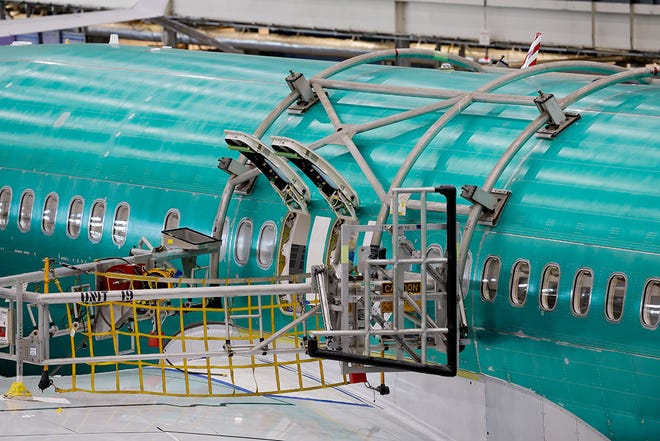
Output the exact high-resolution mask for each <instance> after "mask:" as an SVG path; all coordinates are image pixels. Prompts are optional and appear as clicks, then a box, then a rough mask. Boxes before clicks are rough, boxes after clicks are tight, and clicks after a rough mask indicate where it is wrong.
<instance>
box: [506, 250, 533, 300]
mask: <svg viewBox="0 0 660 441" xmlns="http://www.w3.org/2000/svg"><path fill="white" fill-rule="evenodd" d="M528 290H529V262H528V261H526V260H519V261H518V262H516V264H515V265H514V266H513V275H512V277H511V296H510V297H511V303H513V304H514V305H516V306H522V305H524V304H525V300H526V299H527V291H528Z"/></svg>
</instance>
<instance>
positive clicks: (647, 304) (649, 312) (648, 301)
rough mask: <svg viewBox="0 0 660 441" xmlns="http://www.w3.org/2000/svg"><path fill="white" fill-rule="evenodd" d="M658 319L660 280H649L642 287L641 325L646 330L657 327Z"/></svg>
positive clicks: (659, 310)
mask: <svg viewBox="0 0 660 441" xmlns="http://www.w3.org/2000/svg"><path fill="white" fill-rule="evenodd" d="M658 319H660V280H650V281H649V282H648V283H647V284H646V286H645V287H644V300H643V302H642V323H643V324H644V326H646V327H647V328H651V329H655V328H657V327H658Z"/></svg>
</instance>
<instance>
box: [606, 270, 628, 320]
mask: <svg viewBox="0 0 660 441" xmlns="http://www.w3.org/2000/svg"><path fill="white" fill-rule="evenodd" d="M625 297H626V277H625V276H624V275H623V274H614V275H613V276H612V277H610V282H609V283H608V284H607V296H606V298H605V315H606V316H607V319H608V320H611V321H613V322H618V321H619V320H621V315H622V314H623V299H624V298H625Z"/></svg>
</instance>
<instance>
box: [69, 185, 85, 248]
mask: <svg viewBox="0 0 660 441" xmlns="http://www.w3.org/2000/svg"><path fill="white" fill-rule="evenodd" d="M83 206H84V203H83V200H82V198H81V197H80V196H74V198H73V199H71V205H69V214H68V215H67V217H66V219H67V220H66V232H67V234H68V235H69V237H71V238H72V239H76V238H77V237H78V236H80V226H81V225H82V213H83Z"/></svg>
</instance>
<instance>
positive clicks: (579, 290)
mask: <svg viewBox="0 0 660 441" xmlns="http://www.w3.org/2000/svg"><path fill="white" fill-rule="evenodd" d="M501 266H502V264H501V262H500V259H499V258H497V257H495V256H490V257H488V258H487V259H486V262H485V263H484V269H483V276H482V279H481V297H482V298H483V299H484V300H485V301H489V302H492V301H493V300H495V296H496V295H497V284H498V281H499V275H500V268H501ZM529 274H530V265H529V262H528V261H526V260H518V261H517V262H516V263H515V264H514V265H513V268H512V270H511V286H510V291H509V299H510V301H511V303H512V304H513V305H515V306H522V305H524V304H525V300H526V299H527V292H528V289H529ZM560 275H561V272H560V269H559V266H558V265H556V264H552V263H551V264H548V265H546V266H545V268H544V269H543V274H542V275H541V285H540V286H541V289H540V293H539V304H540V307H541V309H542V310H544V311H552V310H554V309H555V306H557V297H558V291H559V279H560ZM593 282H594V275H593V272H592V271H591V270H590V269H588V268H581V269H579V270H578V271H577V272H576V273H575V277H574V278H573V289H572V290H571V310H572V311H573V314H575V315H576V316H578V317H585V316H586V315H587V313H588V312H589V304H590V302H591V294H592V291H593ZM626 288H627V280H626V277H625V275H623V274H613V275H612V276H611V277H610V279H609V282H608V284H607V292H606V294H605V316H606V317H607V319H608V320H609V321H612V322H618V321H620V320H621V317H622V315H623V301H624V299H625V296H626ZM640 313H641V320H642V324H643V325H644V326H645V327H647V328H651V329H655V328H657V326H658V322H659V321H660V280H658V279H651V280H649V281H648V282H647V283H646V285H645V287H644V295H643V298H642V307H641V310H640Z"/></svg>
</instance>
